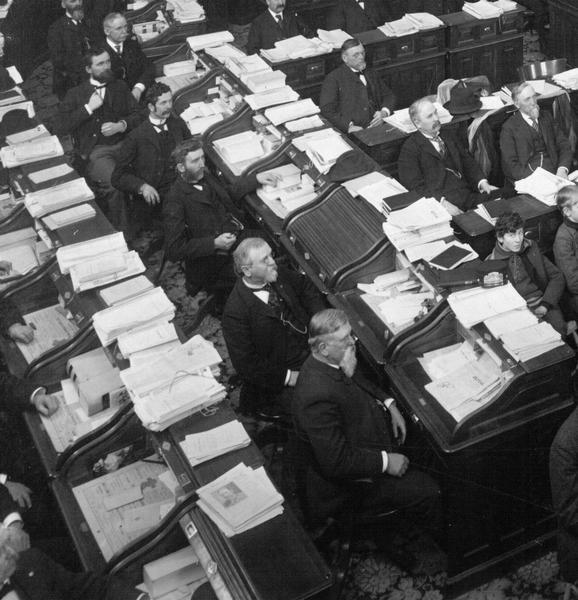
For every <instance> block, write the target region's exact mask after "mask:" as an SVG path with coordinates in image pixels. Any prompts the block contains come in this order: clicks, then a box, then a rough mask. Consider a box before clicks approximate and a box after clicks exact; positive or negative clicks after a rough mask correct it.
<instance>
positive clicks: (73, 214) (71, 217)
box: [42, 204, 96, 230]
mask: <svg viewBox="0 0 578 600" xmlns="http://www.w3.org/2000/svg"><path fill="white" fill-rule="evenodd" d="M95 215H96V210H95V209H94V207H92V206H90V204H78V205H77V206H73V207H72V208H67V209H65V210H60V211H57V212H53V213H51V214H49V215H46V216H45V217H43V218H42V221H43V222H44V224H45V225H46V227H48V229H51V230H54V229H60V228H61V227H64V226H65V225H72V223H78V222H79V221H86V219H92V218H93V217H94V216H95Z"/></svg>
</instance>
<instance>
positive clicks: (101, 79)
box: [60, 48, 142, 229]
mask: <svg viewBox="0 0 578 600" xmlns="http://www.w3.org/2000/svg"><path fill="white" fill-rule="evenodd" d="M85 65H86V72H87V73H88V75H89V76H90V79H89V80H88V81H85V82H84V83H82V84H81V85H79V86H77V87H75V88H73V89H71V90H70V91H69V92H68V93H67V94H66V98H65V99H64V102H63V103H62V104H61V105H60V133H69V134H72V136H73V138H74V144H75V149H76V151H77V153H78V154H79V155H80V158H81V159H82V160H83V161H86V171H85V174H86V177H87V180H88V182H89V183H90V184H91V185H92V186H93V187H94V188H95V194H96V196H97V200H101V201H102V202H103V204H104V206H103V209H104V210H105V212H106V213H107V217H108V218H109V219H110V221H111V223H112V224H113V225H114V226H115V227H116V228H117V229H126V215H125V214H124V206H123V204H124V203H123V195H122V194H121V193H120V192H119V191H118V190H116V189H115V188H114V187H112V184H111V177H112V172H113V171H114V167H115V165H116V157H117V154H118V152H119V150H120V147H121V145H122V141H123V139H124V138H125V135H126V133H127V132H128V131H130V130H131V129H133V128H134V127H136V125H138V124H139V123H140V122H141V121H142V116H141V115H140V114H139V109H138V104H137V102H136V100H135V99H134V97H133V96H132V94H131V93H130V90H129V89H128V87H127V85H126V83H125V82H124V81H119V80H117V79H115V78H114V75H113V73H112V71H111V68H110V56H109V53H108V51H107V50H105V49H104V48H91V49H90V50H88V51H87V52H86V54H85Z"/></svg>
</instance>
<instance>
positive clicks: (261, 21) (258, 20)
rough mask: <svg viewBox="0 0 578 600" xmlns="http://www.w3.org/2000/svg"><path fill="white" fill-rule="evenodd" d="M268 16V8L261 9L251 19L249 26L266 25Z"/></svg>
mask: <svg viewBox="0 0 578 600" xmlns="http://www.w3.org/2000/svg"><path fill="white" fill-rule="evenodd" d="M269 16H270V15H269V11H268V10H265V11H263V12H262V13H261V14H260V15H257V16H256V17H255V18H254V19H253V20H252V21H251V27H266V26H267V21H268V19H269Z"/></svg>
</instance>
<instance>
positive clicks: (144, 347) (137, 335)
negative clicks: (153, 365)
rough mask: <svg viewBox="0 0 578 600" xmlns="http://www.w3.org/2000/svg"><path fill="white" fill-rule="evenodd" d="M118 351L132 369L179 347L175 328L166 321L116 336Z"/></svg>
mask: <svg viewBox="0 0 578 600" xmlns="http://www.w3.org/2000/svg"><path fill="white" fill-rule="evenodd" d="M117 343H118V349H119V350H120V351H121V353H122V355H123V356H124V357H125V358H128V359H129V360H130V364H131V366H132V367H134V366H137V365H138V364H142V363H144V362H146V361H147V360H150V359H151V358H154V357H155V356H157V355H159V354H163V353H164V352H165V351H167V350H171V349H172V348H176V347H177V346H180V345H181V343H180V341H179V338H178V335H177V332H176V329H175V326H174V325H173V324H172V323H169V322H168V321H161V322H157V323H153V324H151V325H146V326H145V327H142V328H139V329H133V330H131V331H126V332H125V333H121V334H120V335H119V336H118V340H117Z"/></svg>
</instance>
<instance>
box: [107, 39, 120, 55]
mask: <svg viewBox="0 0 578 600" xmlns="http://www.w3.org/2000/svg"><path fill="white" fill-rule="evenodd" d="M106 43H107V44H108V45H109V46H110V47H111V48H112V49H113V50H114V51H115V52H116V47H117V46H120V51H121V52H122V45H123V42H118V44H117V43H116V42H113V41H112V40H111V39H110V38H106Z"/></svg>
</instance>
